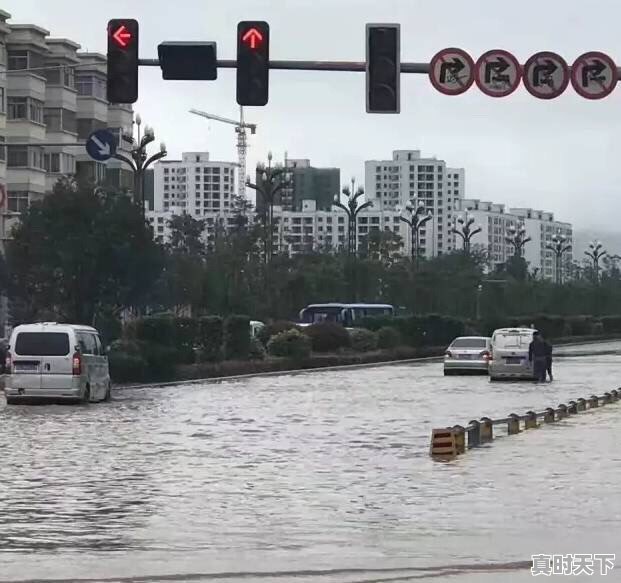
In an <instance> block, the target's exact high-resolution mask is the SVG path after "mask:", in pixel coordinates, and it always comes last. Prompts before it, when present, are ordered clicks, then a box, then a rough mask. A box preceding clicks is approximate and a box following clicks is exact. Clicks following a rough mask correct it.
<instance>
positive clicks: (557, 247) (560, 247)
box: [546, 233, 571, 284]
mask: <svg viewBox="0 0 621 583" xmlns="http://www.w3.org/2000/svg"><path fill="white" fill-rule="evenodd" d="M546 249H549V250H550V251H552V252H553V253H554V257H555V269H556V283H558V284H561V283H563V275H562V271H561V268H562V260H563V255H565V253H567V251H570V250H571V245H569V244H568V243H567V237H565V235H561V234H560V233H559V234H557V235H554V236H553V237H552V244H551V245H546Z"/></svg>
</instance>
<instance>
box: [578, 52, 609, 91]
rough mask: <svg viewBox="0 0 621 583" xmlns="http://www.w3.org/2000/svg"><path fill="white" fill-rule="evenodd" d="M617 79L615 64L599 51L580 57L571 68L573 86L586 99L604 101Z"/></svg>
mask: <svg viewBox="0 0 621 583" xmlns="http://www.w3.org/2000/svg"><path fill="white" fill-rule="evenodd" d="M617 79H618V74H617V65H616V64H615V62H614V61H613V60H612V59H611V58H610V57H609V56H608V55H605V54H604V53H599V52H597V51H592V52H589V53H584V54H583V55H581V56H579V57H578V58H577V59H576V60H575V62H574V64H573V65H572V67H571V84H572V85H573V87H574V89H575V90H576V92H577V93H578V94H579V95H582V97H584V98H586V99H602V98H604V97H606V96H608V95H610V94H611V93H612V92H613V91H614V88H615V86H616V85H617Z"/></svg>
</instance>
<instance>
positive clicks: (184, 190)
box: [153, 152, 237, 218]
mask: <svg viewBox="0 0 621 583" xmlns="http://www.w3.org/2000/svg"><path fill="white" fill-rule="evenodd" d="M236 170H237V164H236V163H235V162H218V161H212V160H210V159H209V152H183V154H182V155H181V160H160V161H159V162H156V163H155V165H154V167H153V180H154V193H153V211H154V212H155V213H158V212H164V213H166V212H171V211H174V212H177V213H182V212H185V213H188V214H190V215H192V216H194V217H195V218H202V217H211V216H212V215H218V214H220V213H227V212H228V211H229V210H230V208H231V203H232V199H233V197H234V196H235V194H236V193H237V189H236V186H235V176H236Z"/></svg>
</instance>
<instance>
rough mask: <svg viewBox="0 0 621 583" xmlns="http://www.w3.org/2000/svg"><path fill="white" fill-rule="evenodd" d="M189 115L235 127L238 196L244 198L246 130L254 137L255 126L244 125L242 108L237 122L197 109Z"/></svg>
mask: <svg viewBox="0 0 621 583" xmlns="http://www.w3.org/2000/svg"><path fill="white" fill-rule="evenodd" d="M190 113H193V114H194V115H200V116H201V117H205V118H207V119H212V120H214V121H220V122H222V123H228V124H231V125H234V126H235V133H236V134H237V157H238V163H237V166H238V169H239V175H238V192H239V194H240V196H246V154H247V153H248V138H247V136H246V130H250V133H251V134H252V135H254V134H256V133H257V125H256V124H254V123H246V122H245V121H244V108H243V107H240V108H239V121H235V120H234V119H228V118H226V117H220V116H219V115H213V114H212V113H207V112H205V111H199V110H198V109H190Z"/></svg>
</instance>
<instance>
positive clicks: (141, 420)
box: [0, 343, 621, 583]
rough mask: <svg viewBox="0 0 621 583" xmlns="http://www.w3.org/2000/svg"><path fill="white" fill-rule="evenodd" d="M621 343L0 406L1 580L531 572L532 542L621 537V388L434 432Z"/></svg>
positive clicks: (610, 357)
mask: <svg viewBox="0 0 621 583" xmlns="http://www.w3.org/2000/svg"><path fill="white" fill-rule="evenodd" d="M620 349H621V344H618V343H610V344H607V345H600V346H598V347H596V348H589V350H590V351H592V352H598V353H599V354H595V355H591V356H584V355H580V356H575V354H583V353H584V352H585V351H584V347H582V348H571V349H570V348H567V349H565V353H566V354H568V355H571V354H574V356H567V357H564V358H561V357H559V358H557V359H556V363H555V369H556V370H555V373H556V374H555V379H556V380H555V382H554V383H552V384H547V385H540V386H535V385H534V384H532V383H524V384H522V383H490V382H489V381H488V379H487V378H486V377H447V378H445V377H443V376H442V367H441V365H440V364H438V363H427V364H418V365H411V364H403V365H397V366H385V367H378V368H369V369H356V370H346V371H338V372H337V371H325V372H319V373H310V374H299V375H283V376H273V377H264V378H254V379H245V380H243V381H224V382H220V383H211V384H205V385H192V386H182V385H179V386H176V387H166V388H156V389H153V388H152V389H131V390H122V391H121V390H119V391H116V392H115V393H114V400H113V402H112V403H109V404H102V405H90V406H87V407H69V406H46V407H27V406H14V407H9V408H6V407H4V405H1V406H0V407H4V408H1V409H0V436H1V439H0V455H1V459H2V465H1V472H0V538H1V540H2V550H1V552H0V581H29V580H63V581H65V580H76V581H77V580H84V581H106V580H108V581H160V580H161V581H171V580H172V581H174V580H179V581H186V580H188V581H220V580H222V581H225V580H226V581H242V580H243V581H251V582H254V581H257V582H258V581H261V582H264V581H265V582H267V581H287V580H292V579H294V578H295V580H296V581H298V582H302V583H305V582H306V581H321V582H332V581H347V582H354V581H355V582H358V581H368V582H371V581H377V582H378V581H410V580H412V581H416V580H435V581H443V580H450V581H453V580H454V581H457V582H459V583H471V582H472V583H474V582H475V581H483V582H484V583H485V582H486V581H497V580H502V581H516V582H521V581H527V580H532V576H531V574H530V572H529V570H528V569H529V568H530V564H531V563H530V556H531V555H532V554H539V553H545V554H553V553H563V554H567V553H615V552H617V555H618V554H619V549H618V540H619V533H620V532H621V526H620V524H619V516H621V496H619V494H618V491H619V484H621V463H620V462H621V404H613V405H609V406H606V407H604V408H602V409H599V410H596V411H590V412H586V413H583V414H581V415H579V416H576V417H573V418H570V419H567V420H564V421H561V422H558V423H557V424H555V425H553V426H547V427H545V428H542V429H540V430H536V431H530V432H526V433H521V434H520V435H517V436H513V437H511V438H500V439H498V440H496V441H495V442H494V443H493V444H492V445H489V446H486V447H482V448H480V449H477V450H472V451H469V452H467V453H466V455H465V456H463V457H461V458H460V459H458V460H456V461H454V462H452V463H438V462H434V461H432V460H431V459H430V458H429V455H428V448H429V438H430V433H431V429H432V428H433V427H441V426H444V425H454V424H456V423H460V424H463V425H465V424H467V422H468V421H470V420H471V419H477V418H480V417H481V416H484V415H486V416H490V417H504V416H506V415H507V414H509V413H513V412H515V413H519V414H523V413H525V412H526V411H528V410H529V409H536V410H542V408H545V407H547V406H556V405H558V404H559V403H561V402H567V401H568V400H570V399H572V398H578V397H588V396H590V395H591V394H593V393H595V394H599V395H601V394H603V393H604V392H605V391H607V390H610V389H613V388H617V387H618V386H619V385H620V384H621V383H620V382H619V381H620V375H619V371H620V370H621V355H620V354H619V350H620ZM496 433H497V435H501V434H504V433H505V432H504V431H503V428H500V427H499V428H496ZM617 560H618V561H619V557H617ZM493 564H498V565H500V566H501V567H503V568H504V569H505V570H502V571H493V570H492V567H491V565H493ZM476 565H480V566H481V567H480V569H482V570H481V571H479V570H477V569H474V566H476ZM617 569H618V570H617V571H616V572H615V571H613V572H612V573H611V574H610V575H609V576H608V577H606V579H604V580H608V581H619V580H621V566H618V567H617ZM593 579H597V577H587V578H580V577H573V578H572V580H573V581H582V580H593Z"/></svg>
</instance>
